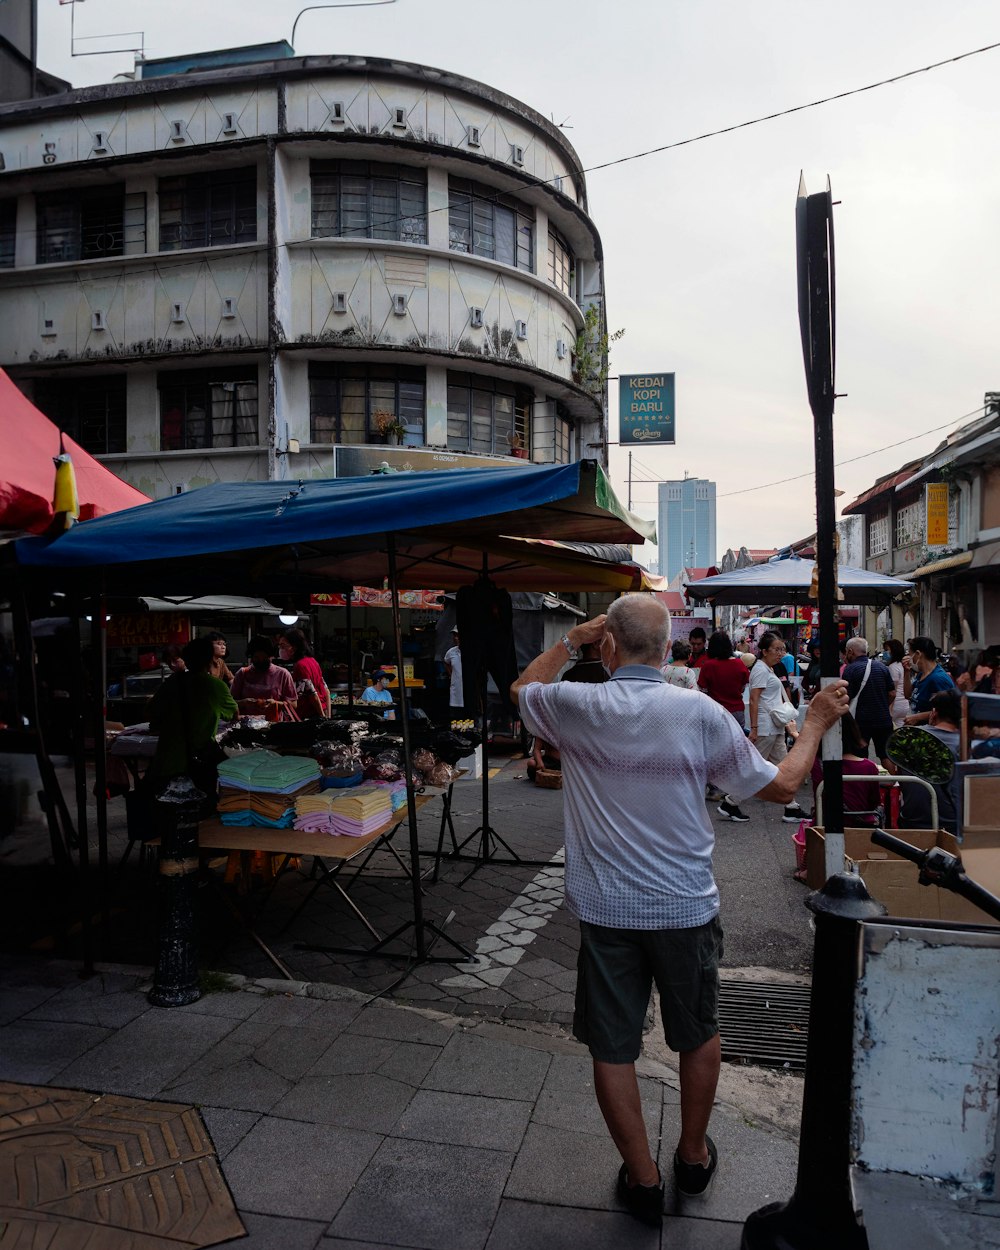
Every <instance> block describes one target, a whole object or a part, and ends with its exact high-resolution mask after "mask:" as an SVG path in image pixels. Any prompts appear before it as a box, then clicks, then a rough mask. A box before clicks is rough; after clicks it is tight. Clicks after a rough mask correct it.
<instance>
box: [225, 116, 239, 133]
mask: <svg viewBox="0 0 1000 1250" xmlns="http://www.w3.org/2000/svg"><path fill="white" fill-rule="evenodd" d="M239 129H240V128H239V126H237V124H236V114H235V113H223V114H222V133H223V134H224V135H235V134H238V133H239Z"/></svg>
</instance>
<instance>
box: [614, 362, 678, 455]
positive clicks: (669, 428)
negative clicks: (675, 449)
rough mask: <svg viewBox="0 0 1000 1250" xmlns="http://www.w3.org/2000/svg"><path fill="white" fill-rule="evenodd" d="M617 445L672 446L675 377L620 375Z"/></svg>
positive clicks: (639, 374) (662, 374)
mask: <svg viewBox="0 0 1000 1250" xmlns="http://www.w3.org/2000/svg"><path fill="white" fill-rule="evenodd" d="M618 418H619V420H618V425H619V434H618V438H619V441H620V442H622V443H673V442H674V375H673V374H672V373H623V374H622V375H621V377H620V378H619V379H618Z"/></svg>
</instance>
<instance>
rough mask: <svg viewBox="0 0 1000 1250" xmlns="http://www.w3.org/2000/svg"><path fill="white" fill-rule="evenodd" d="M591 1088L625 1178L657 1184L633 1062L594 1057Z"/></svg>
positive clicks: (658, 1178) (658, 1181)
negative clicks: (619, 1061)
mask: <svg viewBox="0 0 1000 1250" xmlns="http://www.w3.org/2000/svg"><path fill="white" fill-rule="evenodd" d="M594 1089H595V1090H596V1092H597V1102H598V1105H599V1106H600V1108H601V1114H602V1115H603V1116H604V1123H605V1124H606V1125H607V1126H608V1132H609V1133H610V1134H611V1137H612V1139H613V1140H614V1143H615V1145H616V1146H617V1147H618V1153H619V1154H620V1155H621V1157H622V1158H623V1159H624V1161H625V1167H626V1170H627V1171H628V1179H629V1180H630V1181H631V1183H632V1184H633V1185H659V1183H660V1173H659V1171H658V1170H657V1167H656V1163H655V1161H654V1159H653V1156H652V1155H651V1154H650V1153H649V1138H648V1136H647V1134H646V1122H645V1120H643V1118H642V1102H641V1101H640V1098H639V1082H638V1081H637V1080H636V1077H635V1064H634V1063H602V1062H601V1061H600V1060H598V1059H595V1060H594ZM711 1101H712V1100H711V1099H709V1109H711ZM705 1122H706V1124H707V1123H708V1121H707V1119H706V1121H705Z"/></svg>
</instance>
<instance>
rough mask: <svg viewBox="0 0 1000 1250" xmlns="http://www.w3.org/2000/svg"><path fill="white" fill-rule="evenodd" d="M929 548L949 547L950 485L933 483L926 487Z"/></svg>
mask: <svg viewBox="0 0 1000 1250" xmlns="http://www.w3.org/2000/svg"><path fill="white" fill-rule="evenodd" d="M926 491H927V494H926V504H925V506H926V512H927V531H926V532H927V546H928V547H947V546H948V483H947V482H931V483H930V484H929V485H928V486H927V487H926Z"/></svg>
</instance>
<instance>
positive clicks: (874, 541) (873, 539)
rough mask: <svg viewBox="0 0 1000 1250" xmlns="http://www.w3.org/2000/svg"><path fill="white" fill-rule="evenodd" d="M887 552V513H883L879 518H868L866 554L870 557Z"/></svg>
mask: <svg viewBox="0 0 1000 1250" xmlns="http://www.w3.org/2000/svg"><path fill="white" fill-rule="evenodd" d="M888 550H889V513H888V512H883V513H881V515H879V516H873V517H870V518H869V520H868V554H869V555H870V556H881V555H885V553H886V552H887V551H888Z"/></svg>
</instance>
